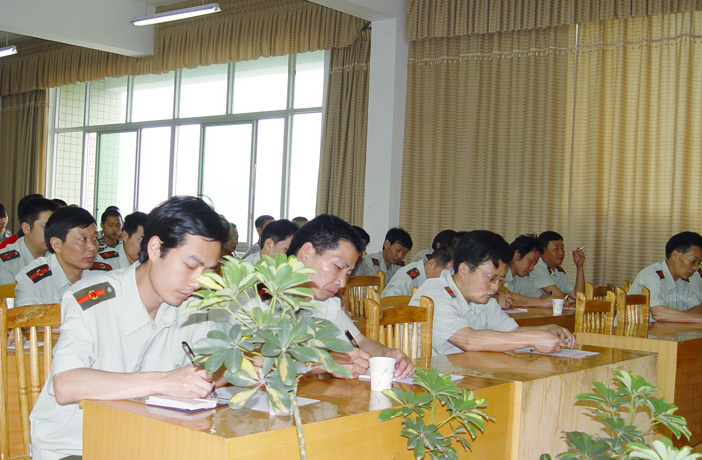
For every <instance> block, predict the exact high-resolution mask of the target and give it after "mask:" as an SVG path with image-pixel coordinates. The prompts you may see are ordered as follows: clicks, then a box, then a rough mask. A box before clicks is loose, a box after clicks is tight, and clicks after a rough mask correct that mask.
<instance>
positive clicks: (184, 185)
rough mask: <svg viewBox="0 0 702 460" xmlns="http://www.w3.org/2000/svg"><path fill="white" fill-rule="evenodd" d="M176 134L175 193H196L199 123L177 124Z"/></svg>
mask: <svg viewBox="0 0 702 460" xmlns="http://www.w3.org/2000/svg"><path fill="white" fill-rule="evenodd" d="M176 136H177V141H176V152H175V156H176V163H175V194H176V195H197V194H198V188H197V181H198V174H199V167H198V165H199V164H200V125H184V126H179V127H178V133H177V134H176Z"/></svg>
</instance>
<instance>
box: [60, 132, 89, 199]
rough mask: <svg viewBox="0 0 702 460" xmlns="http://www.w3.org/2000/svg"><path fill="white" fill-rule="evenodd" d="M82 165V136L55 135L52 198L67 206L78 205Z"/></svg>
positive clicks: (77, 134) (70, 134)
mask: <svg viewBox="0 0 702 460" xmlns="http://www.w3.org/2000/svg"><path fill="white" fill-rule="evenodd" d="M82 165H83V134H82V133H61V134H58V135H56V166H55V168H56V182H55V184H56V187H55V190H56V191H55V192H54V196H55V197H56V198H61V199H62V200H65V201H66V203H68V204H80V184H81V183H82V182H83V177H82Z"/></svg>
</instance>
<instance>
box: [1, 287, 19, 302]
mask: <svg viewBox="0 0 702 460" xmlns="http://www.w3.org/2000/svg"><path fill="white" fill-rule="evenodd" d="M15 286H17V283H12V284H0V299H14V298H15Z"/></svg>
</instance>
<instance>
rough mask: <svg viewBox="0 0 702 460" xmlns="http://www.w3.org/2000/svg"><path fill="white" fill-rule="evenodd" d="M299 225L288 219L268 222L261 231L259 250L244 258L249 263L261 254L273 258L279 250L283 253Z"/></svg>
mask: <svg viewBox="0 0 702 460" xmlns="http://www.w3.org/2000/svg"><path fill="white" fill-rule="evenodd" d="M298 228H299V227H298V226H297V225H295V224H294V223H292V222H290V221H289V220H288V219H280V220H274V221H273V222H269V223H268V224H267V225H266V226H265V228H264V229H263V232H261V250H260V251H258V252H254V253H252V254H249V255H248V256H246V257H245V258H244V260H245V261H246V262H248V263H250V264H251V265H256V262H258V261H259V260H261V256H268V257H270V258H271V259H275V255H276V254H278V253H279V252H280V253H282V254H285V253H286V252H287V251H288V248H289V247H290V241H292V237H293V235H294V234H295V232H296V231H297V229H298Z"/></svg>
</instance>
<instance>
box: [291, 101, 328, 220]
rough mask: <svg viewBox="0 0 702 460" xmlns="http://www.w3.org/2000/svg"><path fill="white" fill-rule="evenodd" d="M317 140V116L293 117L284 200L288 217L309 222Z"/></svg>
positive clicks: (316, 170) (314, 189)
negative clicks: (288, 192)
mask: <svg viewBox="0 0 702 460" xmlns="http://www.w3.org/2000/svg"><path fill="white" fill-rule="evenodd" d="M321 140H322V114H321V113H305V114H300V115H295V116H293V124H292V146H291V149H292V152H291V155H290V198H289V200H288V216H289V217H290V218H293V217H295V216H304V217H307V218H308V219H311V218H312V217H314V216H315V214H316V209H317V180H318V178H319V148H320V143H321Z"/></svg>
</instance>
